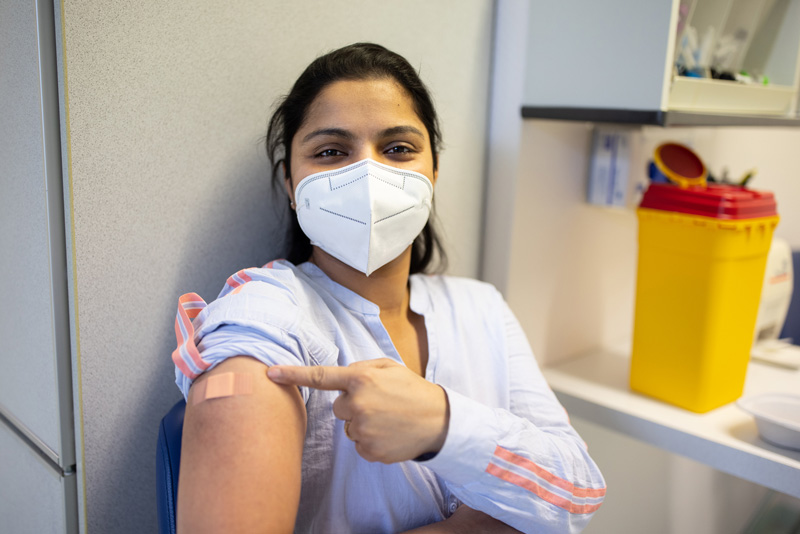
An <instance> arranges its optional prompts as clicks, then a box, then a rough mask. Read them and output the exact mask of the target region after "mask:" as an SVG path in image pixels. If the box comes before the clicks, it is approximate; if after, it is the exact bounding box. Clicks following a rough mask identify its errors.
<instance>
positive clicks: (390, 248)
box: [295, 159, 433, 276]
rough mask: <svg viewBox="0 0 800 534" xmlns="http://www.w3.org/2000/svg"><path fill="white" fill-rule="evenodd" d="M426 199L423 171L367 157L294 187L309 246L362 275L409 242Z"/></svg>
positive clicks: (427, 207) (422, 219)
mask: <svg viewBox="0 0 800 534" xmlns="http://www.w3.org/2000/svg"><path fill="white" fill-rule="evenodd" d="M432 198H433V184H431V182H430V180H429V179H428V178H427V177H426V176H425V175H424V174H420V173H418V172H413V171H407V170H403V169H397V168H395V167H390V166H388V165H384V164H382V163H378V162H377V161H374V160H371V159H365V160H361V161H359V162H356V163H353V164H352V165H348V166H346V167H340V168H338V169H334V170H332V171H323V172H318V173H316V174H312V175H309V176H307V177H305V178H303V180H302V181H301V182H300V184H299V185H298V186H297V190H296V191H295V203H296V205H297V220H298V222H299V223H300V227H301V228H302V229H303V232H305V234H306V236H308V238H309V239H310V240H311V244H312V245H316V246H318V247H319V248H321V249H322V250H324V251H325V252H327V253H328V254H330V255H331V256H333V257H335V258H337V259H339V260H341V261H343V262H344V263H346V264H347V265H349V266H350V267H353V268H354V269H358V270H359V271H361V272H362V273H364V274H366V275H367V276H369V275H370V274H372V273H373V272H374V271H375V270H376V269H379V268H380V267H383V266H384V265H386V264H387V263H389V262H390V261H392V260H393V259H395V258H397V257H398V256H399V255H400V254H401V253H402V252H403V251H404V250H405V249H406V248H408V246H409V245H410V244H411V243H413V242H414V239H416V237H417V236H418V235H419V233H420V232H421V231H422V228H423V227H424V226H425V223H426V222H427V221H428V216H429V215H430V212H431V200H432Z"/></svg>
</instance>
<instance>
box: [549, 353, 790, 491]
mask: <svg viewBox="0 0 800 534" xmlns="http://www.w3.org/2000/svg"><path fill="white" fill-rule="evenodd" d="M629 368H630V358H629V356H628V354H626V353H625V352H623V351H613V350H605V351H598V352H595V353H591V354H587V355H585V356H582V357H579V358H577V359H574V360H570V361H569V362H567V363H563V364H559V365H556V366H552V367H546V368H544V369H543V371H544V375H545V377H546V378H547V381H548V383H549V384H550V386H551V387H552V388H553V390H554V391H555V392H556V395H557V396H558V398H559V400H560V401H561V403H562V404H563V405H564V407H565V408H566V409H567V411H569V412H570V414H572V415H575V416H578V417H582V418H584V419H586V420H588V421H591V422H593V423H595V424H599V425H603V426H605V427H607V428H609V429H612V430H615V431H617V432H620V433H622V434H625V435H628V436H631V437H634V438H637V439H640V440H642V441H644V442H646V443H649V444H651V445H655V446H656V447H659V448H661V449H664V450H667V451H670V452H673V453H676V454H680V455H683V456H686V457H688V458H691V459H693V460H695V461H698V462H701V463H704V464H707V465H709V466H711V467H713V468H715V469H719V470H720V471H724V472H726V473H730V474H732V475H735V476H738V477H740V478H743V479H746V480H749V481H751V482H755V483H757V484H760V485H762V486H765V487H768V488H771V489H774V490H777V491H780V492H783V493H786V494H788V495H791V496H793V497H797V498H800V451H793V450H789V449H784V448H780V447H776V446H773V445H770V444H769V443H767V442H765V441H763V440H762V439H761V438H760V437H759V435H758V430H757V429H756V424H755V420H754V419H753V418H752V417H751V416H750V415H749V414H747V413H745V412H743V411H742V410H740V409H739V408H738V407H737V406H736V405H735V404H728V405H725V406H722V407H720V408H717V409H716V410H712V411H710V412H708V413H705V414H695V413H692V412H689V411H686V410H683V409H681V408H677V407H674V406H671V405H669V404H665V403H663V402H660V401H657V400H655V399H651V398H648V397H645V396H643V395H639V394H637V393H634V392H632V391H631V390H630V388H629V387H628V376H629ZM798 390H800V371H790V370H785V369H780V368H777V367H773V366H770V365H767V364H761V363H757V362H752V363H751V364H750V367H749V370H748V374H747V381H746V383H745V390H744V395H745V396H746V395H757V394H760V393H767V392H788V393H797V392H798Z"/></svg>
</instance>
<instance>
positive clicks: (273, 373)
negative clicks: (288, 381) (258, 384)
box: [267, 367, 283, 379]
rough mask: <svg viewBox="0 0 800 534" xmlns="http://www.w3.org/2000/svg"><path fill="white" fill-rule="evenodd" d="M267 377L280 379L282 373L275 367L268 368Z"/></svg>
mask: <svg viewBox="0 0 800 534" xmlns="http://www.w3.org/2000/svg"><path fill="white" fill-rule="evenodd" d="M267 376H268V377H270V378H272V379H275V378H280V377H281V376H283V372H282V371H281V370H280V369H278V368H276V367H270V368H269V369H267Z"/></svg>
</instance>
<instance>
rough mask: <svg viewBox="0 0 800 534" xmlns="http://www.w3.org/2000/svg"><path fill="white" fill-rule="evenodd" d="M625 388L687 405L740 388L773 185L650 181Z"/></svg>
mask: <svg viewBox="0 0 800 534" xmlns="http://www.w3.org/2000/svg"><path fill="white" fill-rule="evenodd" d="M637 215H638V219H639V263H638V271H637V282H636V312H635V318H634V331H633V354H632V359H631V376H630V385H631V388H632V389H633V390H635V391H638V392H640V393H644V394H646V395H649V396H652V397H655V398H657V399H661V400H663V401H666V402H668V403H671V404H674V405H677V406H680V407H682V408H686V409H688V410H691V411H693V412H707V411H709V410H712V409H714V408H717V407H719V406H722V405H723V404H727V403H729V402H732V401H734V400H736V399H737V398H739V397H740V396H741V394H742V389H743V387H744V379H745V375H746V372H747V364H748V362H749V360H750V347H751V344H752V341H753V331H754V329H755V323H756V315H757V313H758V306H759V300H760V296H761V286H762V282H763V278H764V268H765V265H766V260H767V254H768V252H769V247H770V244H771V242H772V232H773V230H774V229H775V226H776V225H777V224H778V216H777V212H776V206H775V198H774V196H773V195H772V193H768V192H763V191H755V190H750V189H745V188H742V187H738V186H730V185H719V184H708V185H707V186H705V185H704V186H697V187H684V188H681V187H678V186H677V185H672V184H662V183H652V184H650V186H649V187H648V189H647V191H646V192H645V195H644V198H643V199H642V202H641V204H640V206H639V209H638V210H637Z"/></svg>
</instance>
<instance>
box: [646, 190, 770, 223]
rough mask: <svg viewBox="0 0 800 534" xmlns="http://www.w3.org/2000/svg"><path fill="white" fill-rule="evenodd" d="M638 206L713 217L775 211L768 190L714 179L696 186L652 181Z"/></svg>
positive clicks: (762, 214)
mask: <svg viewBox="0 0 800 534" xmlns="http://www.w3.org/2000/svg"><path fill="white" fill-rule="evenodd" d="M639 207H640V208H649V209H654V210H662V211H675V212H678V213H688V214H690V215H700V216H702V217H713V218H715V219H756V218H759V217H772V216H774V215H777V214H778V212H777V205H776V203H775V196H774V195H773V194H772V193H770V192H769V191H756V190H755V189H745V188H744V187H741V186H737V185H727V184H714V183H710V184H707V185H706V186H697V187H679V186H677V185H674V184H663V183H651V184H650V186H649V187H648V188H647V191H645V193H644V198H642V202H641V204H639Z"/></svg>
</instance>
